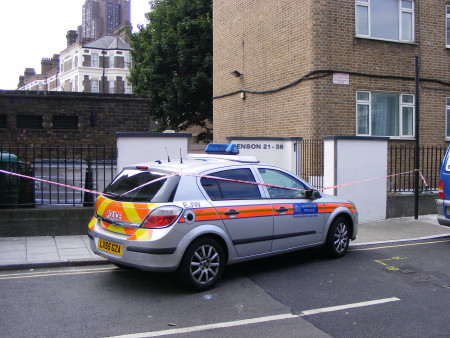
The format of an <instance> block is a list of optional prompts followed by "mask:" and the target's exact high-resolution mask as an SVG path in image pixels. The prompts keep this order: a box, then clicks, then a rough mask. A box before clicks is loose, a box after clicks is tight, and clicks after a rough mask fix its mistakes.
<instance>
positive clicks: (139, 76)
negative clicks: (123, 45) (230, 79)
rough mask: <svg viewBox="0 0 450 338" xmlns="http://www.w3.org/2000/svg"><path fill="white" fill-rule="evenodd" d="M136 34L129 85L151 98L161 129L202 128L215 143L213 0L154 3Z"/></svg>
mask: <svg viewBox="0 0 450 338" xmlns="http://www.w3.org/2000/svg"><path fill="white" fill-rule="evenodd" d="M150 5H151V12H149V13H148V14H147V19H148V21H149V22H148V24H147V25H146V26H145V27H144V26H141V27H139V31H138V32H137V33H136V34H134V35H132V36H131V39H130V45H131V55H132V60H133V64H132V68H131V72H130V77H129V81H130V82H131V84H132V85H133V90H134V92H135V93H137V94H148V95H149V96H150V98H151V103H150V114H151V116H152V117H153V118H154V119H155V120H156V121H157V122H158V125H159V128H158V129H159V131H161V130H164V129H173V130H175V131H179V130H186V129H187V128H190V127H194V126H199V127H201V129H202V131H201V132H200V133H199V134H198V135H197V137H196V141H197V142H198V141H210V140H211V139H212V129H211V125H212V0H154V1H151V2H150Z"/></svg>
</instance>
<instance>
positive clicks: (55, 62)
mask: <svg viewBox="0 0 450 338" xmlns="http://www.w3.org/2000/svg"><path fill="white" fill-rule="evenodd" d="M52 69H58V71H59V54H53V58H52Z"/></svg>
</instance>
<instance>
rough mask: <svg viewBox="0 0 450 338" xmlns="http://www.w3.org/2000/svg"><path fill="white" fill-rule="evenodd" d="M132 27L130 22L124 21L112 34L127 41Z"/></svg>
mask: <svg viewBox="0 0 450 338" xmlns="http://www.w3.org/2000/svg"><path fill="white" fill-rule="evenodd" d="M132 28H133V26H132V25H131V22H124V23H123V24H121V25H120V26H119V27H118V28H117V29H116V30H115V31H114V33H113V35H114V36H119V37H120V38H121V39H122V40H123V41H125V42H126V43H129V40H130V34H131V30H132Z"/></svg>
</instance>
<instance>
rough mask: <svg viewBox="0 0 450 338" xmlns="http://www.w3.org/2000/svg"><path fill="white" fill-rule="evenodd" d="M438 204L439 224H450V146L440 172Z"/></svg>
mask: <svg viewBox="0 0 450 338" xmlns="http://www.w3.org/2000/svg"><path fill="white" fill-rule="evenodd" d="M436 205H437V213H438V222H439V224H441V225H446V226H450V147H448V148H447V152H446V153H445V156H444V161H443V162H442V166H441V172H440V174H439V195H438V199H437V200H436Z"/></svg>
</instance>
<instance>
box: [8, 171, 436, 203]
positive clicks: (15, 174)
mask: <svg viewBox="0 0 450 338" xmlns="http://www.w3.org/2000/svg"><path fill="white" fill-rule="evenodd" d="M416 171H417V172H418V173H419V176H420V178H421V180H422V182H423V184H424V186H425V187H428V184H427V181H426V180H425V177H424V176H423V175H422V172H421V171H420V170H419V169H414V170H410V171H405V172H403V173H398V174H392V175H387V176H380V177H375V178H369V179H365V180H360V181H354V182H349V183H344V184H338V185H335V186H331V187H326V188H319V189H317V190H322V191H323V190H328V189H335V188H342V187H346V186H349V185H353V184H360V183H365V182H371V181H376V180H381V179H384V178H389V177H394V176H400V175H406V174H411V173H414V172H416ZM0 173H2V174H6V175H12V176H17V177H21V178H26V179H30V180H34V181H38V182H43V183H49V184H55V185H58V186H61V187H65V188H70V189H74V190H78V191H83V192H87V193H90V194H94V195H106V196H111V197H114V196H116V195H113V194H108V193H102V192H98V191H95V190H89V189H85V188H80V187H75V186H72V185H67V184H63V183H59V182H53V181H49V180H44V179H41V178H36V177H31V176H26V175H22V174H18V173H14V172H10V171H6V170H1V169H0ZM173 176H194V177H200V178H209V179H214V180H220V181H228V182H235V183H245V184H253V185H261V186H264V187H271V188H281V189H288V190H296V191H306V190H307V189H299V188H291V187H284V186H280V185H274V184H265V183H258V182H250V181H241V180H233V179H229V178H222V177H216V176H208V175H196V174H187V173H175V174H171V175H166V176H162V177H160V178H157V179H154V180H152V181H148V182H146V183H144V184H142V185H140V186H137V187H135V188H133V189H131V190H129V191H127V192H124V193H123V194H121V195H120V196H119V197H122V196H124V195H127V194H129V193H131V192H133V191H135V190H138V189H140V188H142V187H145V186H147V185H150V184H153V183H156V182H158V181H161V180H164V179H166V178H169V177H173Z"/></svg>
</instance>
